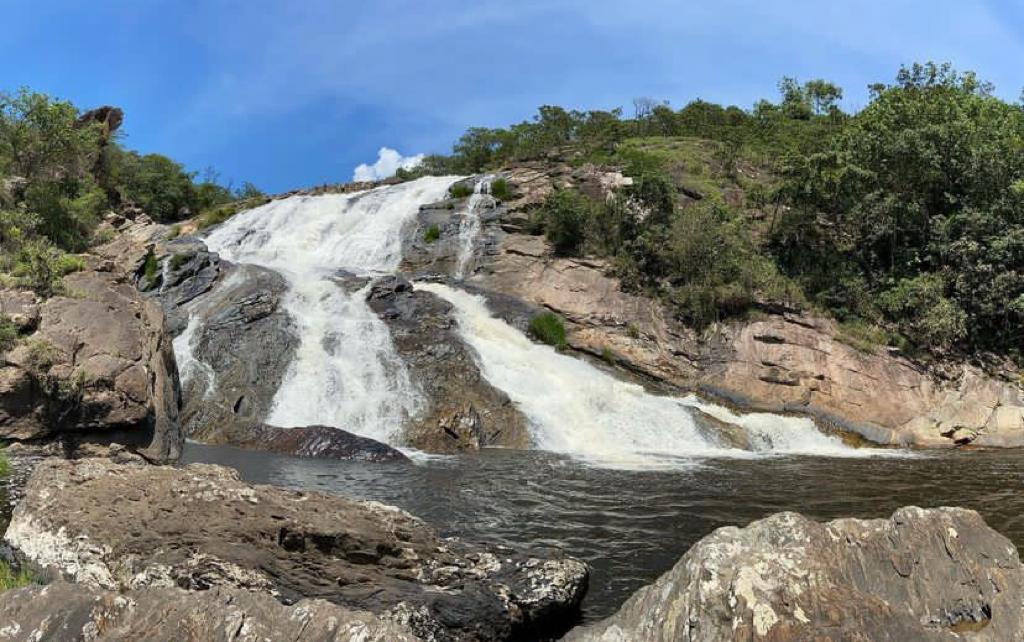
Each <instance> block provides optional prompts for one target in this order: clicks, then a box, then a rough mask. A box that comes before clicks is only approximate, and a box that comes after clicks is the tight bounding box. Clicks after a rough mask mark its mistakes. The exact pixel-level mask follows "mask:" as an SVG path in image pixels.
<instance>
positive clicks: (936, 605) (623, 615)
mask: <svg viewBox="0 0 1024 642" xmlns="http://www.w3.org/2000/svg"><path fill="white" fill-rule="evenodd" d="M1022 599H1024V568H1022V566H1021V563H1020V559H1019V558H1018V555H1017V549H1016V548H1014V546H1013V544H1012V543H1011V542H1010V541H1009V540H1007V539H1006V538H1005V537H1003V536H1002V535H1000V534H998V533H996V532H995V531H994V530H992V529H990V528H988V526H986V525H985V523H984V521H983V520H982V519H981V517H980V516H979V515H978V514H977V513H975V512H973V511H968V510H964V509H957V508H939V509H932V510H922V509H920V508H903V509H900V510H898V511H896V512H895V513H894V514H893V515H892V517H890V518H889V519H877V520H859V519H841V520H836V521H832V522H829V523H827V524H820V523H817V522H814V521H811V520H809V519H807V518H805V517H802V516H800V515H797V514H795V513H779V514H777V515H773V516H771V517H768V518H767V519H763V520H760V521H757V522H754V523H752V524H750V525H749V526H747V527H746V528H735V527H727V528H721V529H718V530H717V531H715V532H714V533H712V534H711V535H709V536H707V537H705V538H704V539H703V540H701V541H700V542H698V543H697V544H696V545H695V546H694V547H693V548H691V549H690V550H689V551H688V552H687V553H686V554H685V555H684V556H683V558H682V559H681V560H680V561H679V563H678V564H676V566H675V567H674V568H673V569H672V570H671V571H669V572H668V573H666V574H665V575H663V576H661V577H660V578H659V579H658V580H657V581H656V582H655V583H654V584H652V585H650V586H647V587H645V588H643V589H641V590H640V591H638V592H637V593H636V594H634V595H633V597H631V598H630V599H629V600H628V601H627V602H626V603H625V605H624V606H623V607H622V608H621V609H620V610H619V611H618V613H616V614H615V615H613V616H612V617H610V618H608V619H606V620H603V621H601V622H599V623H597V624H594V625H592V626H587V627H583V628H580V629H577V630H574V631H573V632H571V633H570V634H569V635H568V636H567V637H566V638H565V640H566V642H632V641H634V640H636V641H638V640H643V641H644V642H677V641H679V640H687V641H691V642H711V641H716V642H717V641H720V640H751V641H757V640H774V641H784V640H807V641H810V640H813V641H814V642H840V641H854V640H857V641H859V640H864V641H868V640H871V641H872V642H905V641H908V640H920V641H950V642H952V641H954V640H976V641H979V642H982V641H984V642H997V641H998V642H1014V641H1019V640H1024V606H1022Z"/></svg>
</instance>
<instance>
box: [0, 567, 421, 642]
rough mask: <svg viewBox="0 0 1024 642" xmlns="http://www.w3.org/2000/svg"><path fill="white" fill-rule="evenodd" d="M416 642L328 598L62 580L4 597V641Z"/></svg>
mask: <svg viewBox="0 0 1024 642" xmlns="http://www.w3.org/2000/svg"><path fill="white" fill-rule="evenodd" d="M22 640H24V641H26V642H28V641H33V642H34V641H37V640H51V641H53V642H72V641H75V642H77V641H79V640H93V641H95V642H101V641H106V640H109V641H111V642H113V641H115V640H147V641H148V642H180V641H181V640H202V641H203V642H262V641H264V640H303V641H305V640H309V641H313V640H315V641H317V642H416V640H417V638H416V637H415V636H413V635H412V633H411V632H409V631H408V629H406V628H405V627H403V626H401V625H399V624H395V623H393V622H386V621H383V620H381V619H380V618H378V617H376V616H375V615H373V614H371V613H366V612H356V611H350V610H348V609H345V608H343V607H340V606H337V605H335V604H331V603H330V602H325V601H323V600H302V601H301V602H299V603H297V604H295V605H293V606H285V605H283V604H281V603H279V602H278V601H277V600H275V599H274V598H272V597H270V596H269V595H264V594H260V593H254V592H252V591H243V590H239V589H230V588H224V587H216V588H213V589H210V590H209V591H204V592H202V593H195V592H188V591H183V590H181V589H178V588H148V589H140V590H136V591H127V592H124V593H118V592H114V591H105V590H101V589H95V588H90V587H85V586H81V585H75V584H68V583H66V582H56V583H54V584H51V585H48V586H31V587H27V588H22V589H16V590H13V591H7V592H4V593H0V641H22Z"/></svg>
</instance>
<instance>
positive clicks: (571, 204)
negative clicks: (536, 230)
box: [536, 189, 594, 256]
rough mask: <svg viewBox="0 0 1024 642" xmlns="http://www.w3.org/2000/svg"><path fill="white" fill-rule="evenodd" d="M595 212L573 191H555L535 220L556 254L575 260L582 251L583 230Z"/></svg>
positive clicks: (590, 203)
mask: <svg viewBox="0 0 1024 642" xmlns="http://www.w3.org/2000/svg"><path fill="white" fill-rule="evenodd" d="M593 211H594V205H593V203H592V202H591V201H590V200H589V199H588V198H587V197H585V196H583V195H582V194H580V193H579V192H577V191H575V190H568V189H561V190H555V191H553V192H552V193H551V194H550V195H548V197H547V199H545V201H544V205H543V206H542V207H541V208H540V210H538V212H537V214H536V217H537V220H538V221H539V222H540V224H541V225H543V228H544V235H545V236H546V237H547V239H548V240H549V241H551V245H552V246H554V249H555V253H556V254H560V255H562V256H576V255H578V254H579V253H580V252H581V251H582V250H583V243H584V241H585V240H586V228H587V226H588V223H589V220H590V218H591V217H592V215H593V214H592V213H593Z"/></svg>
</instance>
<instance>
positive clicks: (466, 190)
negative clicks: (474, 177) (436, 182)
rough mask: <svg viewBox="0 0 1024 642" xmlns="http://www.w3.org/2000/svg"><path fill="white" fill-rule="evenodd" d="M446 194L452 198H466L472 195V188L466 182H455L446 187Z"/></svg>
mask: <svg viewBox="0 0 1024 642" xmlns="http://www.w3.org/2000/svg"><path fill="white" fill-rule="evenodd" d="M448 194H449V195H451V197H452V198H466V197H467V196H472V195H473V188H472V187H471V186H469V185H467V184H466V183H456V184H454V185H452V186H451V187H449V188H448Z"/></svg>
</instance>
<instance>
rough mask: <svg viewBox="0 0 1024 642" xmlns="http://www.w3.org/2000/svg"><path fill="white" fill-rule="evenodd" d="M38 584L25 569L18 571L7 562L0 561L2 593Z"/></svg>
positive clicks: (0, 589)
mask: <svg viewBox="0 0 1024 642" xmlns="http://www.w3.org/2000/svg"><path fill="white" fill-rule="evenodd" d="M35 582H36V578H35V576H34V575H33V574H32V573H31V572H30V571H29V570H28V569H27V568H25V567H21V568H20V569H18V570H17V571H15V570H14V569H13V568H11V565H10V564H8V563H7V562H5V561H3V560H0V591H9V590H11V589H16V588H21V587H22V586H28V585H30V584H34V583H35Z"/></svg>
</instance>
